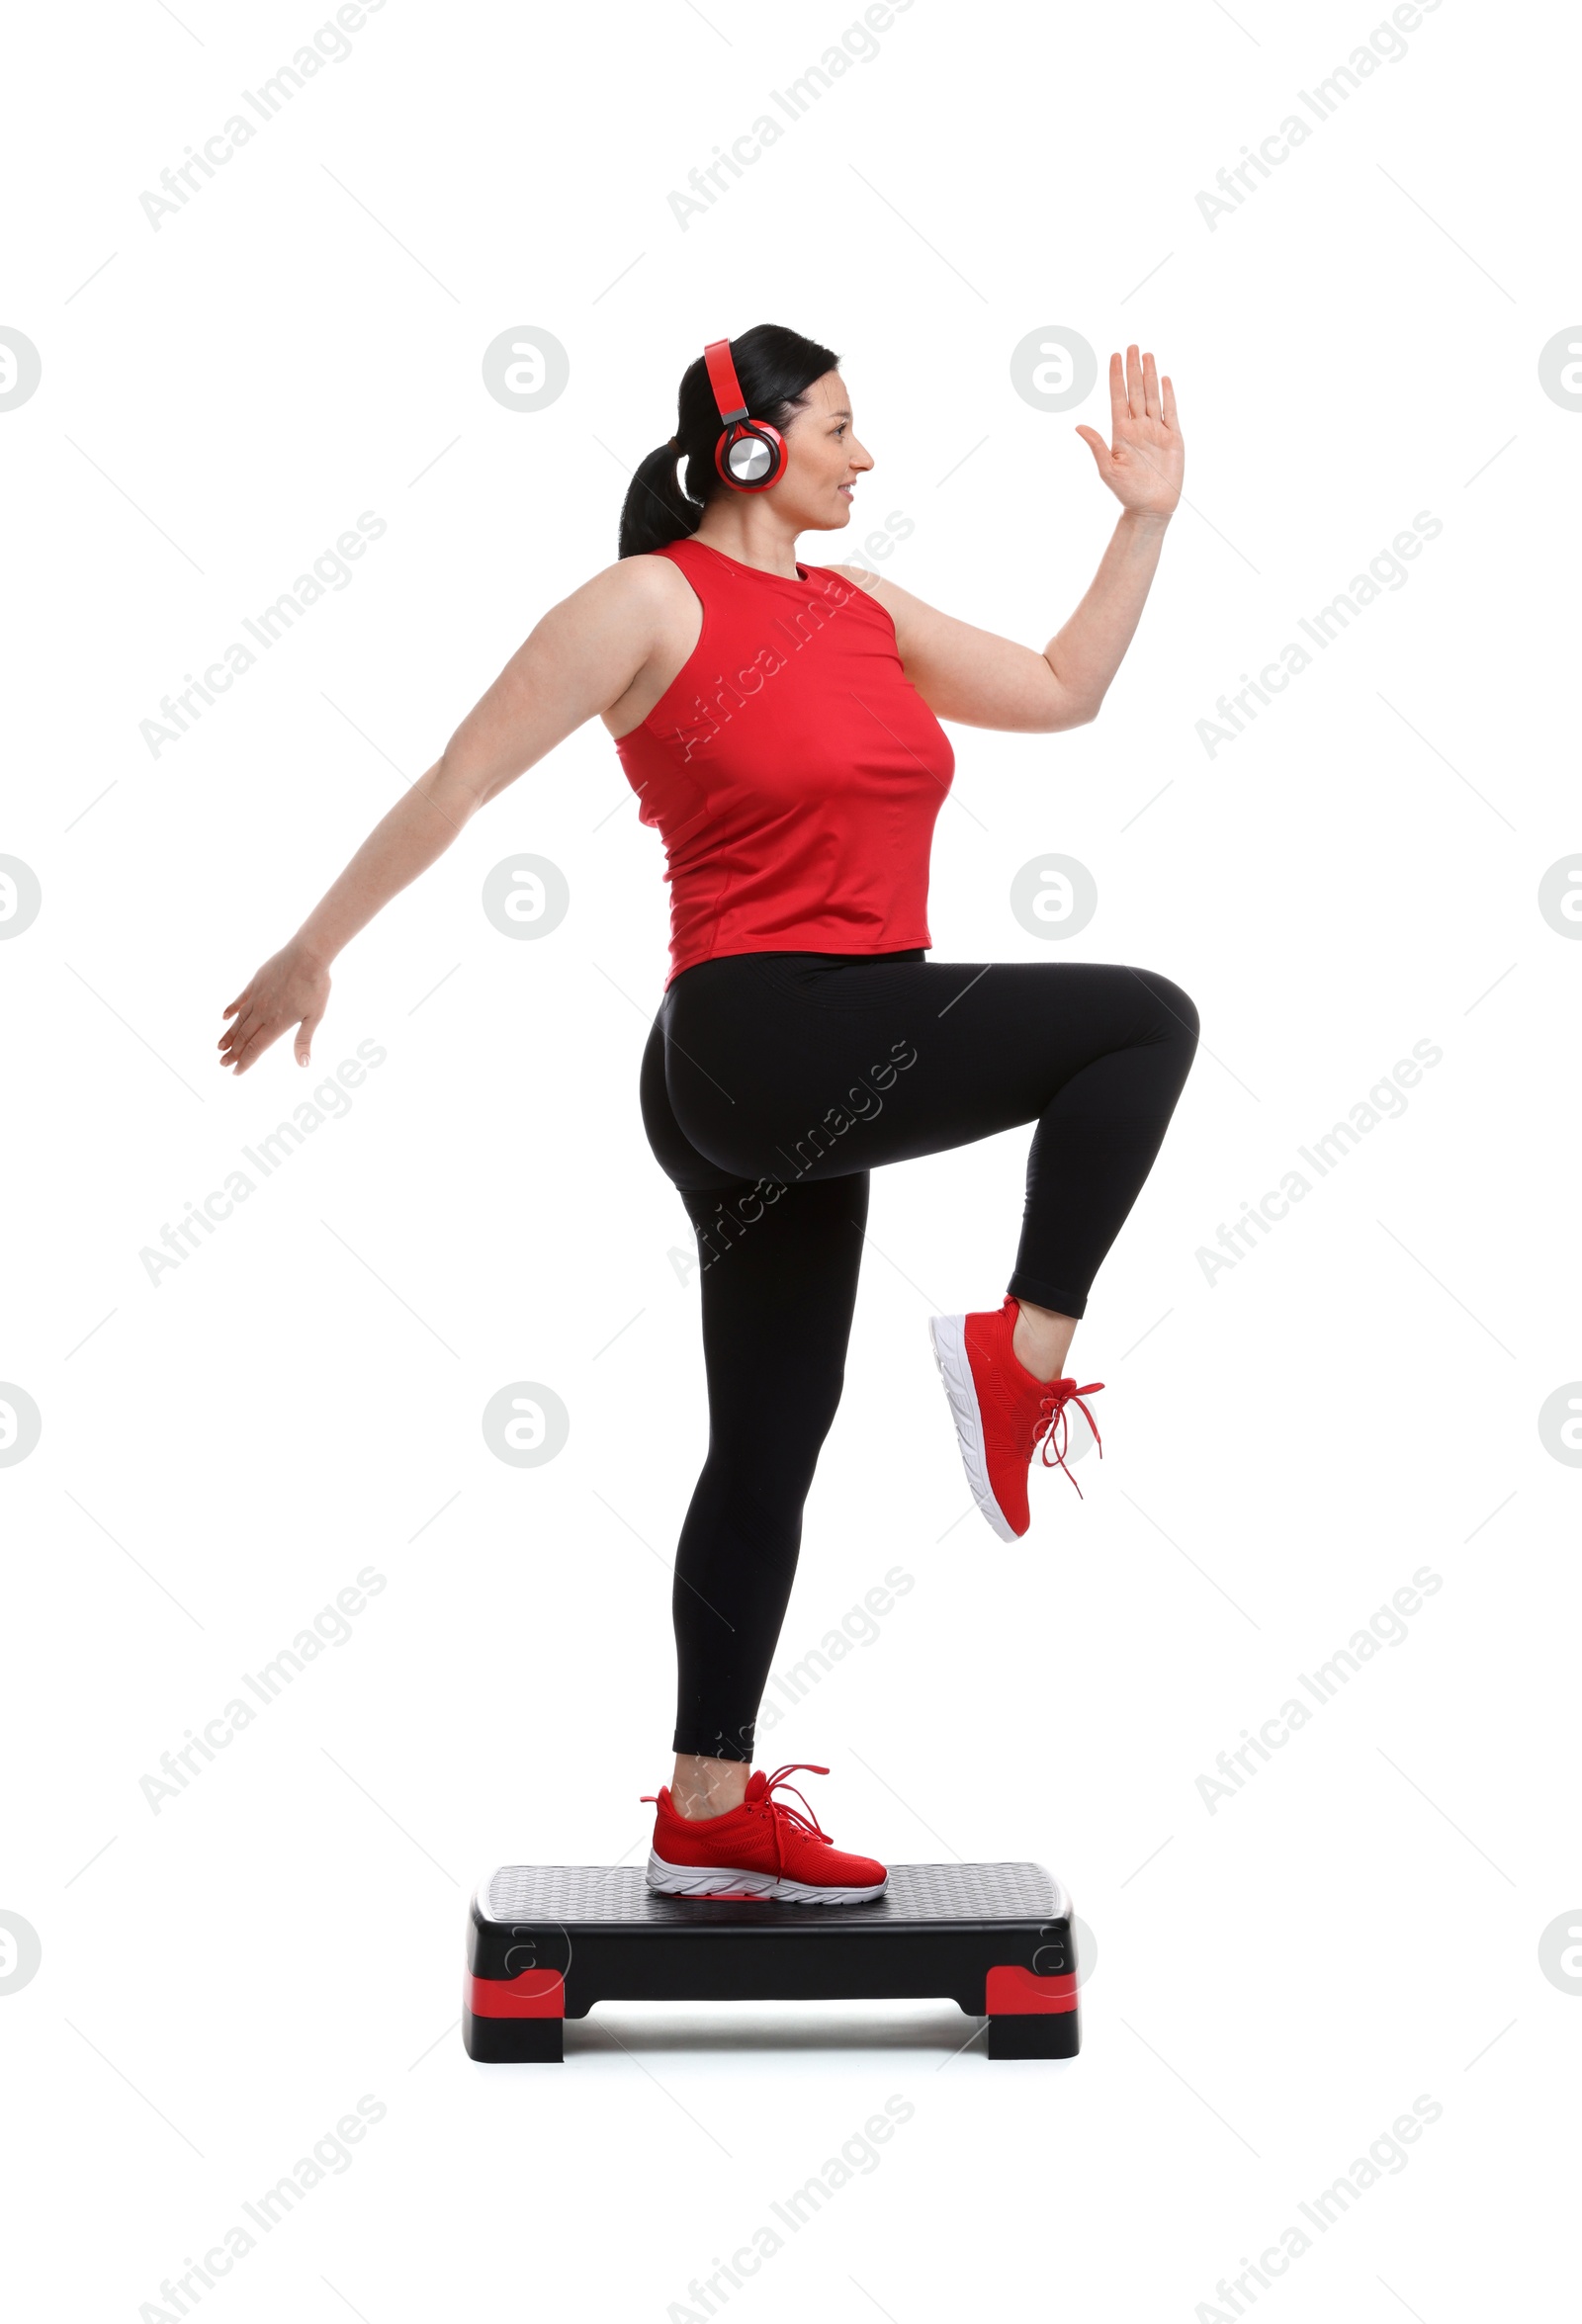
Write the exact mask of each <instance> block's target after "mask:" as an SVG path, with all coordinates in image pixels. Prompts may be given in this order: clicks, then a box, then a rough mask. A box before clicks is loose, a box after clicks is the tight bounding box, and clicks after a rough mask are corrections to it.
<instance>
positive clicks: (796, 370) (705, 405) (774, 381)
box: [618, 323, 840, 557]
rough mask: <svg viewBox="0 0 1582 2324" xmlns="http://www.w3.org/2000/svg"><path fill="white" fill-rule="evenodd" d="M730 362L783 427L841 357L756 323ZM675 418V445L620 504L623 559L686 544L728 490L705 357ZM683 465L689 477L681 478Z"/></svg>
mask: <svg viewBox="0 0 1582 2324" xmlns="http://www.w3.org/2000/svg"><path fill="white" fill-rule="evenodd" d="M731 361H732V362H733V363H734V364H735V366H736V376H737V378H738V380H739V381H740V382H741V386H742V392H743V394H744V395H745V396H746V397H747V410H748V411H749V412H750V413H751V414H752V416H753V418H754V419H766V420H767V421H768V422H769V424H770V426H771V427H776V428H782V429H783V428H785V427H787V426H788V425H789V424H790V422H791V420H792V419H793V418H794V417H795V415H796V414H797V412H799V411H801V410H802V409H803V408H804V407H805V403H806V398H807V391H808V389H809V388H810V387H812V385H813V383H814V381H815V380H822V379H823V377H824V375H825V373H826V372H833V371H835V370H836V369H837V368H838V365H839V362H840V358H839V356H838V355H836V354H835V353H834V351H833V350H832V349H831V348H828V347H821V346H820V345H819V343H818V341H817V340H816V339H804V337H803V336H802V333H801V332H800V331H787V330H783V329H782V328H781V326H780V325H779V324H778V323H754V324H753V326H752V328H751V330H750V331H744V332H743V334H742V336H741V338H740V339H733V340H732V341H731ZM676 414H677V416H676V423H675V436H674V438H673V440H672V441H671V442H670V443H668V444H661V445H660V446H659V449H658V451H656V452H651V453H650V454H649V456H648V458H647V459H646V460H644V461H641V462H639V464H638V466H637V468H636V470H635V471H634V472H633V475H632V481H631V483H630V484H629V485H628V487H627V494H626V499H625V501H624V502H623V503H622V507H621V535H620V548H619V551H618V555H620V556H621V557H641V556H642V555H643V554H644V553H645V552H646V551H648V550H651V549H662V548H663V547H664V546H665V544H666V542H669V541H684V540H685V539H686V537H687V535H688V534H689V533H695V532H696V531H697V529H698V525H699V524H700V522H701V521H702V517H703V511H704V509H705V508H706V507H707V505H708V503H709V502H710V501H711V500H712V499H713V498H714V497H715V495H716V494H717V493H720V492H724V491H725V490H727V489H728V487H727V486H726V485H725V484H724V483H722V482H721V480H720V475H719V472H718V470H717V469H716V468H715V465H714V447H715V445H716V444H717V443H718V442H719V440H720V407H719V405H718V404H717V403H716V402H715V400H714V389H713V388H712V387H710V385H709V375H708V370H707V367H706V365H705V364H704V361H703V358H702V356H701V355H700V356H699V357H698V358H697V360H696V362H695V363H689V364H688V365H687V367H686V370H685V371H684V372H683V373H682V374H681V385H680V388H679V389H678V391H677V394H676ZM682 461H684V462H685V463H686V473H685V475H684V476H683V477H679V478H678V477H677V475H676V469H677V467H678V465H679V464H680V463H681V462H682Z"/></svg>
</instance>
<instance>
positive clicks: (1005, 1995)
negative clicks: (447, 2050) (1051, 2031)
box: [474, 1964, 1077, 2018]
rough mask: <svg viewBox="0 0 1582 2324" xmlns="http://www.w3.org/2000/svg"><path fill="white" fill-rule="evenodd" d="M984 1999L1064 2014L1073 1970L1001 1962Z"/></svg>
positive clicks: (999, 2014)
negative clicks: (1055, 1971) (1042, 1972)
mask: <svg viewBox="0 0 1582 2324" xmlns="http://www.w3.org/2000/svg"><path fill="white" fill-rule="evenodd" d="M984 2001H985V2007H986V2009H987V2011H988V2014H989V2016H990V2017H991V2018H1011V2017H1016V2018H1019V2017H1056V2016H1063V2015H1064V2014H1065V2012H1066V2011H1067V2010H1074V2009H1075V2008H1076V2007H1077V1975H1076V1971H1075V1970H1073V1969H1068V1970H1066V1971H1065V1973H1064V1974H1063V1975H1061V1976H1058V1977H1040V1976H1038V1975H1037V1974H1036V1973H1035V1972H1034V1971H1033V1970H1031V1969H1021V1968H1012V1967H1011V1966H1010V1965H1009V1964H1003V1965H1001V1966H999V1967H997V1968H993V1969H991V1970H990V1971H989V1973H988V1975H987V1977H986V1978H985V1980H984ZM474 2007H475V2008H476V2007H477V2004H476V2003H475V2004H474Z"/></svg>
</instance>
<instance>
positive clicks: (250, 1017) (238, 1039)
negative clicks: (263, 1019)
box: [219, 1004, 257, 1054]
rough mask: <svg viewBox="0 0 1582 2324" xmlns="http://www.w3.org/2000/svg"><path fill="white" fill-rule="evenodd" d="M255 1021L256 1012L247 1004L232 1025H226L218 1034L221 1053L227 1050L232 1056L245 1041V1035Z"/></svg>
mask: <svg viewBox="0 0 1582 2324" xmlns="http://www.w3.org/2000/svg"><path fill="white" fill-rule="evenodd" d="M238 1005H239V1004H238ZM256 1020H257V1011H256V1010H255V1009H254V1008H253V1007H252V1006H251V1004H249V1005H248V1006H247V1007H246V1008H243V1009H242V1010H241V1013H240V1015H239V1016H238V1017H237V1019H236V1022H235V1023H234V1024H233V1025H227V1026H226V1027H225V1030H224V1031H223V1032H222V1033H221V1034H220V1041H219V1047H220V1050H221V1052H224V1051H227V1050H228V1051H229V1052H231V1053H232V1054H234V1053H235V1051H236V1050H238V1049H239V1048H240V1047H241V1045H242V1043H243V1042H244V1041H245V1040H246V1038H247V1034H248V1032H249V1030H250V1028H251V1027H252V1025H253V1024H254V1023H255V1022H256Z"/></svg>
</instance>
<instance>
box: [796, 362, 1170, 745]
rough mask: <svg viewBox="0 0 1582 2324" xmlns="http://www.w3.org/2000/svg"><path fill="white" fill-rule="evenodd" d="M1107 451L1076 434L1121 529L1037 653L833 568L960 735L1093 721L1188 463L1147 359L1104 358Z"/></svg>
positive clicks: (1165, 387)
mask: <svg viewBox="0 0 1582 2324" xmlns="http://www.w3.org/2000/svg"><path fill="white" fill-rule="evenodd" d="M1109 407H1110V426H1111V436H1112V441H1111V442H1110V443H1109V444H1105V442H1104V440H1103V438H1102V436H1100V435H1098V434H1097V433H1096V432H1095V430H1094V429H1092V428H1087V427H1079V428H1078V430H1077V433H1078V435H1079V436H1081V437H1082V439H1083V441H1084V442H1085V443H1086V444H1087V445H1088V447H1089V449H1090V450H1091V452H1092V453H1093V456H1094V459H1095V461H1096V462H1097V464H1098V468H1099V475H1100V477H1101V478H1102V480H1103V481H1104V483H1106V484H1107V485H1108V486H1109V489H1110V490H1111V491H1112V492H1113V493H1114V495H1115V497H1116V499H1117V500H1118V501H1119V502H1120V504H1121V515H1120V521H1119V523H1118V524H1117V525H1116V527H1115V531H1114V535H1113V537H1112V539H1111V540H1110V543H1109V546H1108V548H1107V549H1106V550H1105V551H1104V554H1103V557H1102V559H1101V560H1100V562H1099V570H1098V572H1097V573H1096V574H1095V575H1094V578H1093V581H1092V582H1091V584H1090V586H1089V589H1088V593H1087V595H1086V596H1085V597H1084V598H1083V601H1082V603H1081V604H1080V605H1079V606H1078V608H1077V610H1076V612H1075V613H1074V614H1073V615H1072V617H1071V619H1070V620H1069V621H1068V622H1067V623H1066V624H1065V626H1064V627H1063V628H1062V629H1060V630H1059V631H1058V632H1057V633H1056V635H1055V636H1054V637H1053V638H1051V639H1050V641H1049V644H1048V645H1047V646H1045V647H1044V649H1043V651H1042V653H1037V652H1035V651H1034V650H1033V648H1032V647H1031V646H1020V645H1017V644H1016V642H1015V641H1014V640H1013V639H1011V638H1002V637H999V636H997V635H996V633H995V632H994V631H992V630H979V629H975V628H974V627H973V625H972V624H971V623H970V622H960V621H956V620H954V619H953V618H952V617H951V616H950V615H949V614H944V613H940V612H939V611H938V610H937V609H936V608H935V607H933V606H931V605H925V604H924V603H923V600H922V598H920V597H914V596H913V595H912V594H911V593H910V591H908V590H906V589H900V588H897V586H896V584H895V583H894V582H893V581H891V580H888V579H885V578H882V577H880V578H878V579H876V578H875V576H874V575H873V574H871V573H866V572H862V571H860V570H859V569H858V568H856V567H854V566H837V567H835V568H834V569H835V570H837V571H845V572H848V573H849V574H850V576H851V578H852V579H854V580H858V581H860V582H861V583H862V585H863V586H864V587H865V588H867V589H869V590H870V591H871V593H872V594H873V596H875V597H876V598H877V599H878V600H879V602H880V604H881V605H883V606H884V608H885V610H886V611H887V612H888V613H889V614H890V616H891V618H892V619H893V620H894V622H895V625H896V645H897V646H898V648H899V650H900V654H901V660H902V666H903V667H904V669H905V670H906V673H907V676H908V677H909V678H910V679H911V680H912V682H913V684H914V685H915V686H916V687H917V689H918V692H919V693H920V694H921V695H922V696H923V700H924V702H926V703H927V705H928V707H929V709H930V710H931V711H932V712H933V714H934V716H935V717H936V718H941V719H953V720H954V721H955V722H956V723H957V724H958V725H960V726H965V727H998V728H1001V729H1004V730H1006V731H1008V732H1017V733H1052V732H1056V731H1057V730H1058V729H1060V728H1063V727H1081V726H1086V725H1087V723H1088V722H1089V720H1090V719H1094V718H1097V717H1098V715H1099V704H1100V703H1101V702H1102V701H1103V699H1104V695H1105V693H1106V692H1107V691H1108V687H1109V682H1110V680H1111V679H1112V678H1113V676H1114V674H1115V672H1116V670H1117V669H1119V667H1120V663H1121V658H1122V656H1123V655H1124V653H1125V651H1126V648H1127V646H1129V645H1130V644H1131V641H1132V637H1133V634H1134V632H1135V631H1136V628H1137V623H1138V620H1139V618H1140V617H1141V614H1142V610H1143V605H1144V603H1145V601H1146V599H1147V596H1148V591H1149V587H1150V585H1151V583H1152V581H1153V577H1154V568H1155V567H1156V565H1157V564H1158V562H1159V552H1160V549H1161V547H1162V546H1163V544H1164V538H1165V528H1166V527H1167V525H1168V524H1169V523H1170V519H1171V515H1172V513H1173V511H1174V509H1175V507H1176V503H1177V501H1178V500H1179V499H1180V498H1181V480H1182V471H1183V468H1184V466H1185V456H1184V452H1183V447H1182V439H1181V431H1180V429H1179V428H1178V426H1177V424H1176V396H1175V390H1174V388H1173V387H1172V386H1171V383H1170V381H1169V379H1168V378H1167V379H1165V380H1163V381H1161V379H1160V377H1159V373H1158V370H1157V368H1156V366H1155V363H1154V359H1153V356H1152V355H1145V356H1143V357H1142V358H1141V359H1140V360H1139V358H1138V353H1137V349H1136V347H1135V346H1133V347H1128V348H1127V350H1126V364H1125V367H1124V369H1123V368H1122V365H1121V360H1120V357H1119V356H1118V355H1112V356H1111V357H1110V359H1109Z"/></svg>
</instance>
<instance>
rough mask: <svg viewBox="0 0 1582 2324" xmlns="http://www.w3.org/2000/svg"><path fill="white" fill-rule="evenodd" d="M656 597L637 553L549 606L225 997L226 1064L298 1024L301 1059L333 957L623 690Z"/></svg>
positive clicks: (648, 630) (645, 647)
mask: <svg viewBox="0 0 1582 2324" xmlns="http://www.w3.org/2000/svg"><path fill="white" fill-rule="evenodd" d="M662 603H663V598H662V595H661V592H660V587H659V584H657V582H656V579H655V576H654V573H653V570H652V560H649V559H643V558H632V559H626V560H624V561H623V562H621V563H620V564H615V565H610V566H607V567H606V569H605V570H604V571H603V572H601V573H595V574H594V576H593V578H592V580H590V581H587V582H584V584H583V585H582V587H581V588H580V589H576V590H573V591H572V593H571V596H570V597H567V598H564V599H563V600H562V601H561V603H560V604H559V605H556V606H552V607H551V609H550V611H549V612H548V613H547V614H546V615H545V616H544V618H543V620H542V621H541V622H540V623H539V624H538V626H537V628H536V629H535V630H534V631H533V632H532V634H531V636H530V637H529V638H528V639H527V640H526V642H525V643H524V644H523V645H522V646H519V647H518V649H517V651H516V652H515V653H514V654H513V655H512V656H511V658H510V660H509V661H508V662H507V663H506V665H505V667H504V669H503V670H501V672H500V674H499V676H498V677H497V678H496V679H495V681H494V683H493V685H492V686H490V688H489V690H488V692H487V693H486V694H485V695H484V696H483V699H482V701H480V702H479V703H478V704H477V705H476V706H475V707H474V708H473V709H472V710H471V711H469V712H468V714H467V716H466V718H465V719H464V720H463V721H462V723H461V725H460V726H459V727H458V728H457V730H456V732H455V733H454V734H453V735H452V736H451V738H450V740H449V742H447V744H446V745H445V748H444V751H443V752H442V754H441V756H440V757H439V758H438V759H437V760H436V761H435V763H434V765H433V766H431V767H430V768H429V770H428V772H427V773H426V774H425V775H421V776H420V777H419V778H418V780H417V781H416V782H415V783H414V784H413V785H412V787H411V789H410V790H409V791H408V792H406V793H405V795H404V796H403V797H402V798H400V799H398V800H397V801H396V805H395V806H394V807H393V808H392V809H391V811H390V813H389V815H388V816H386V817H385V818H384V820H383V821H382V822H380V823H378V824H376V825H375V827H374V829H373V830H372V831H371V832H370V833H369V835H368V837H367V838H366V839H365V840H364V841H363V844H362V846H361V847H359V849H358V850H357V853H356V854H355V855H354V856H353V857H352V859H351V861H350V863H349V864H348V865H347V866H346V869H345V870H344V871H343V872H342V873H341V875H340V877H339V879H338V880H336V882H335V883H334V885H333V887H331V888H330V889H329V890H328V891H327V893H326V894H325V895H324V896H323V897H322V898H321V899H320V900H319V902H318V903H317V904H314V906H313V908H312V910H311V911H310V912H309V913H308V917H307V919H306V920H304V922H303V924H302V926H301V927H300V928H299V929H298V931H297V934H296V935H295V936H294V937H292V939H291V941H290V942H289V943H288V944H286V945H284V946H283V947H282V949H281V950H280V951H279V952H277V953H276V954H275V955H274V957H273V958H272V959H271V960H267V961H265V963H264V965H263V967H262V968H260V969H259V970H258V971H257V972H256V974H255V975H254V976H253V977H252V978H251V980H250V981H249V983H248V984H247V985H246V986H245V987H244V988H243V990H241V991H240V992H239V993H238V994H237V995H236V997H235V999H234V1000H233V1001H231V1002H230V1003H229V1004H228V1006H227V1007H226V1009H225V1011H224V1014H225V1015H226V1016H227V1017H229V1018H230V1019H231V1022H230V1024H229V1025H228V1026H227V1027H226V1030H225V1031H224V1033H223V1034H222V1035H221V1036H220V1044H219V1047H220V1064H221V1066H222V1067H223V1066H229V1067H232V1068H233V1069H234V1071H235V1072H236V1073H238V1074H241V1073H245V1072H246V1070H247V1068H248V1067H249V1066H250V1065H252V1064H254V1063H255V1062H256V1061H257V1059H259V1058H260V1057H262V1055H263V1053H264V1051H265V1050H266V1049H268V1048H269V1046H270V1044H271V1043H272V1042H274V1041H276V1040H278V1039H279V1037H280V1035H281V1034H282V1033H284V1032H285V1031H287V1029H288V1028H289V1027H290V1026H293V1025H295V1026H297V1028H298V1032H297V1042H296V1053H297V1062H298V1064H299V1065H307V1064H308V1057H309V1053H310V1049H311V1044H312V1036H313V1031H314V1028H315V1027H316V1025H317V1024H318V1021H319V1019H320V1017H321V1016H322V1015H323V1013H324V1007H325V1004H326V1002H327V1001H328V998H329V964H330V962H331V961H332V960H333V959H334V958H335V955H336V954H337V953H338V952H339V951H341V949H342V948H343V946H345V945H347V944H349V943H350V941H351V939H352V938H353V936H355V935H356V934H357V932H358V930H359V929H360V928H364V927H366V926H367V925H368V922H369V921H370V920H371V919H372V918H373V917H374V915H375V913H376V912H377V911H379V910H380V909H381V907H382V906H383V905H385V904H388V903H389V902H390V900H391V898H392V897H393V896H396V895H398V894H399V892H400V890H401V889H402V888H405V887H407V886H409V885H410V883H411V882H412V881H413V880H415V879H416V878H417V875H418V873H419V872H424V871H427V869H428V867H429V865H430V864H431V863H433V862H434V861H435V859H436V858H437V857H439V856H441V855H443V854H444V852H445V850H446V848H447V847H449V845H450V843H451V841H452V840H453V839H454V838H455V837H456V835H457V833H458V832H459V831H460V830H461V829H462V827H463V825H464V824H465V823H467V822H468V821H469V819H470V818H472V817H473V816H475V815H476V814H477V813H478V811H479V809H480V808H481V807H483V805H484V804H485V802H486V801H488V800H490V799H493V798H494V797H495V796H496V795H497V794H498V793H499V792H501V791H503V790H504V789H505V787H506V785H507V784H509V783H512V782H514V781H515V779H516V777H517V776H518V775H520V774H522V773H524V772H525V770H526V769H527V768H528V767H530V766H532V765H534V764H535V762H536V761H537V760H539V759H541V758H543V757H544V756H545V755H546V753H547V752H549V751H551V750H553V749H554V747H555V745H556V744H557V743H558V742H564V741H565V739H566V737H567V735H568V734H571V733H572V732H574V731H575V730H576V728H578V727H579V726H581V725H582V724H583V722H584V721H585V720H587V719H590V718H592V717H593V716H594V715H595V714H596V713H597V712H599V711H601V710H604V709H607V708H608V706H609V705H610V704H611V703H612V702H614V701H616V700H618V699H619V697H620V696H621V695H622V694H623V693H625V691H626V689H627V688H628V687H629V686H630V685H631V683H632V681H633V679H634V678H635V677H636V676H637V673H638V671H639V670H640V669H641V668H642V667H643V664H644V663H645V661H646V660H647V659H648V657H649V654H650V652H651V651H652V650H653V646H654V643H655V638H656V634H657V629H658V622H659V612H660V608H661V606H662Z"/></svg>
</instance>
